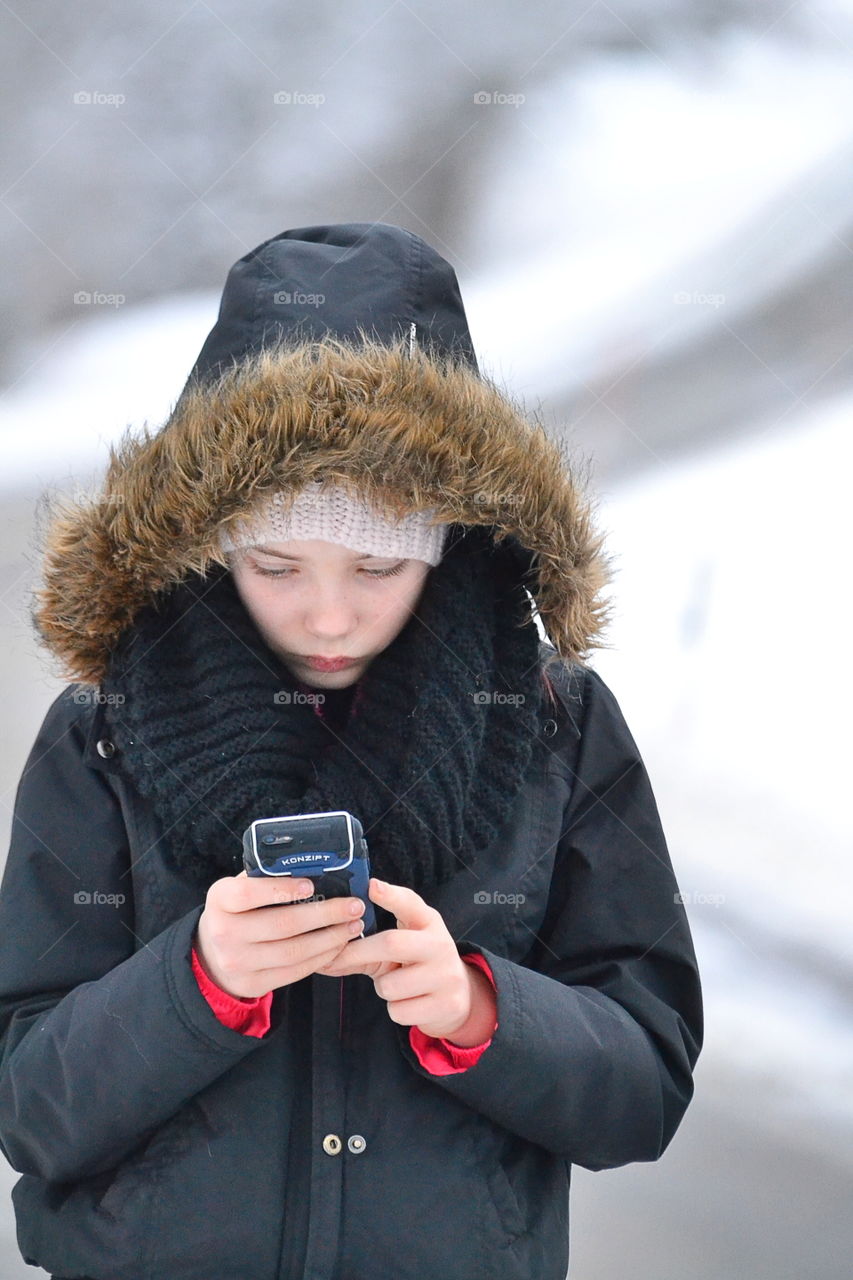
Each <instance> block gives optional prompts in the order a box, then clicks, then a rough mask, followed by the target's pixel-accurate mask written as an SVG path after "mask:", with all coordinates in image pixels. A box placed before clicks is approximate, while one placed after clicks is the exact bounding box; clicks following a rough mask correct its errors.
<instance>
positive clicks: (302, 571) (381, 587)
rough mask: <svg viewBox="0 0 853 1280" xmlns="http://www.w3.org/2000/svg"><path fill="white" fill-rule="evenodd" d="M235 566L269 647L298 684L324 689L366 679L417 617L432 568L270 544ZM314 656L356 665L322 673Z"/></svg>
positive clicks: (314, 545)
mask: <svg viewBox="0 0 853 1280" xmlns="http://www.w3.org/2000/svg"><path fill="white" fill-rule="evenodd" d="M228 560H229V567H230V570H231V576H232V577H233V579H234V584H235V586H236V588H237V591H238V593H239V595H240V598H241V600H242V601H243V604H244V605H245V607H246V610H247V612H248V613H249V615H250V617H251V618H252V620H253V621H254V623H255V626H256V627H257V628H258V631H259V632H260V633H261V636H262V637H263V639H264V641H265V642H266V644H267V645H268V646H269V648H270V649H272V651H273V653H275V654H276V655H277V656H278V657H279V658H280V659H281V660H282V662H284V664H285V666H287V668H288V669H289V670H290V671H291V672H292V674H293V675H294V676H295V677H296V678H297V679H298V680H301V681H302V682H303V683H305V684H309V685H312V686H313V687H314V688H318V689H345V688H347V686H349V685H351V684H354V683H355V682H356V680H358V679H360V678H361V676H362V675H363V674H364V672H365V671H366V670H367V667H368V666H369V664H370V663H371V662H372V660H373V659H374V658H375V657H377V656H378V654H380V653H381V652H382V650H383V649H385V648H386V647H387V646H388V645H389V644H390V643H391V641H392V640H393V639H394V637H395V636H396V635H398V634H399V632H400V631H402V629H403V627H404V625H405V624H406V622H407V621H408V619H409V618H410V617H411V615H412V613H413V611H414V609H415V607H416V605H417V602H418V600H419V598H420V595H421V592H422V590H423V587H424V584H425V582H426V579H427V575H428V574H429V571H430V569H431V567H432V566H431V565H429V564H427V562H426V561H425V560H401V559H400V558H399V557H398V556H373V555H367V554H360V553H359V552H358V551H352V550H350V548H349V547H343V546H339V545H338V544H337V543H334V542H325V541H323V540H322V539H312V540H310V541H304V542H299V541H291V542H264V543H263V544H260V545H257V546H253V547H246V548H243V549H241V550H239V551H234V552H232V553H231V554H230V555H229V557H228ZM309 657H314V658H354V659H356V661H355V663H354V665H352V666H348V667H345V668H343V669H342V670H340V671H320V670H318V669H317V668H315V667H312V666H311V665H310V664H309V663H308V662H306V659H307V658H309Z"/></svg>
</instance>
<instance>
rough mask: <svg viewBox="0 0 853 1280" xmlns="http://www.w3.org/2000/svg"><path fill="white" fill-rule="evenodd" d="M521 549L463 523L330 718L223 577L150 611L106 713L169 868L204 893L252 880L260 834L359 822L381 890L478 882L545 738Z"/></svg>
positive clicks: (124, 659) (124, 658) (189, 581)
mask: <svg viewBox="0 0 853 1280" xmlns="http://www.w3.org/2000/svg"><path fill="white" fill-rule="evenodd" d="M513 542H514V540H512V539H507V540H506V541H505V542H504V543H502V544H501V545H500V546H496V545H495V543H494V542H493V541H492V538H491V533H490V531H488V530H486V529H483V528H478V527H467V526H462V525H452V526H451V529H450V533H449V535H448V541H447V550H446V552H445V555H444V557H443V559H442V560H441V562H440V563H439V564H438V565H437V566H435V567H434V568H433V569H432V570H431V571H430V573H429V574H428V575H427V579H426V582H425V585H424V588H423V591H422V594H421V597H420V600H419V601H418V604H417V607H416V609H415V612H414V613H413V614H412V616H411V617H410V618H409V619H408V621H407V622H406V624H405V625H404V627H403V629H402V630H401V631H400V632H399V634H398V635H397V636H396V637H395V639H394V640H393V641H392V642H391V644H389V645H388V646H387V647H386V648H385V649H384V650H383V651H382V653H380V654H379V655H378V656H377V657H376V658H375V659H373V661H372V662H371V663H370V666H369V667H368V668H367V670H366V671H365V673H364V675H363V676H362V678H361V679H360V680H359V682H358V684H357V685H356V686H353V687H351V688H350V689H346V690H341V691H336V692H335V693H333V694H331V695H330V696H329V704H328V708H327V709H326V715H325V718H323V717H321V716H320V715H318V714H317V713H316V710H315V705H316V703H315V702H312V701H311V700H310V698H309V697H308V694H307V690H308V688H309V686H306V685H304V684H302V683H300V682H299V681H298V680H297V679H296V677H295V676H293V675H292V673H290V672H289V670H288V668H287V667H286V666H285V665H284V663H283V662H282V661H281V660H280V659H279V658H278V657H277V656H276V655H275V654H274V653H273V652H272V650H270V649H269V647H268V646H267V644H266V642H265V641H264V640H263V638H262V637H261V635H260V633H259V631H258V630H257V628H256V627H255V625H254V623H253V621H252V619H251V617H250V615H249V614H248V612H247V610H246V608H245V606H244V605H243V602H242V600H241V599H240V596H239V594H238V592H237V590H236V587H235V585H234V582H233V579H232V577H231V574H230V572H229V571H227V570H225V569H223V568H222V567H221V566H218V565H217V566H215V567H214V570H213V571H212V572H211V573H209V574H208V575H200V574H197V573H191V574H189V575H188V576H187V577H186V578H184V579H183V581H182V582H181V583H180V584H179V585H178V586H176V587H175V588H173V589H172V590H170V591H168V592H167V593H165V594H164V595H163V596H162V597H161V598H160V599H159V601H158V602H156V603H154V604H150V605H149V606H148V607H147V608H146V609H145V610H143V612H142V613H141V614H140V615H139V616H138V617H137V619H136V621H135V623H134V625H133V627H131V628H130V629H129V630H128V631H127V632H126V633H125V635H124V636H123V638H122V642H121V644H120V645H119V646H118V647H117V649H116V650H115V651H114V653H113V655H112V660H111V665H110V670H109V673H108V675H107V677H106V678H105V680H104V683H103V690H104V692H105V693H106V694H108V695H109V694H121V695H122V697H123V701H119V700H118V699H115V698H112V699H110V698H108V699H106V700H105V701H106V706H105V711H106V715H107V717H108V720H109V724H110V729H111V733H112V736H113V738H114V741H115V743H116V745H117V747H118V748H119V752H120V756H119V758H118V762H119V766H120V768H122V769H123V770H124V772H125V773H126V775H127V776H128V777H129V778H130V780H131V781H132V783H133V784H134V785H135V787H136V788H137V790H138V791H139V792H140V793H141V794H142V795H144V796H146V797H149V798H150V800H151V801H152V803H153V805H154V807H155V809H156V811H157V813H158V815H159V817H160V819H161V821H162V826H163V831H164V836H165V840H166V845H167V849H168V851H169V856H170V857H171V859H172V861H173V863H174V865H175V866H176V867H178V868H179V869H180V870H181V871H183V872H184V873H185V874H187V875H189V876H190V877H192V878H193V879H194V880H195V881H197V882H198V883H199V884H200V885H201V886H202V887H207V886H209V885H210V884H211V883H212V882H213V881H214V880H215V879H218V878H219V877H220V876H223V875H235V874H237V872H239V871H240V870H241V867H242V861H241V841H242V834H243V831H244V829H245V828H246V827H247V826H248V825H249V823H250V822H251V821H252V820H253V819H254V818H264V817H276V816H282V815H289V814H297V813H313V812H320V811H322V810H326V809H348V810H349V811H350V812H351V813H353V814H354V815H355V816H356V817H357V818H359V820H360V821H361V823H362V826H363V828H364V833H365V836H366V839H367V845H368V850H369V856H370V863H371V870H373V871H375V873H376V874H377V875H378V876H380V877H382V878H384V879H387V880H389V881H391V882H393V883H395V884H404V885H408V886H410V887H411V888H413V889H415V890H416V891H417V890H420V889H423V888H425V887H426V886H428V885H431V884H439V883H442V882H444V881H446V880H448V879H449V878H450V877H451V876H452V875H453V874H454V873H455V872H456V871H457V870H458V869H459V866H460V865H464V866H471V865H472V863H473V861H474V858H475V855H476V854H477V853H478V852H479V851H480V850H482V849H484V848H486V847H487V845H488V844H489V843H490V842H491V840H492V839H493V838H494V836H495V835H496V833H497V832H498V831H499V830H500V828H501V826H502V824H503V823H504V822H505V821H506V819H507V818H508V817H509V815H510V812H511V810H512V807H513V801H514V797H515V795H516V793H517V791H518V789H519V787H520V785H521V784H522V782H523V780H524V777H525V773H526V771H527V768H528V765H529V763H530V759H531V754H532V751H533V748H534V745H535V739H536V733H537V728H538V711H539V706H540V700H541V697H542V683H541V677H540V667H539V637H538V633H537V630H536V625H535V623H534V622H533V621H532V620H531V619H530V617H529V603H528V601H527V597H526V595H525V593H524V589H523V587H522V586H521V582H520V571H519V566H520V564H521V561H520V560H519V559H518V558H517V549H516V550H514V549H513ZM525 617H526V618H527V622H526V623H525V624H524V625H519V623H520V622H521V621H522V619H523V618H525ZM347 713H349V714H347Z"/></svg>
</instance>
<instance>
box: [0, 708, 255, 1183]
mask: <svg viewBox="0 0 853 1280" xmlns="http://www.w3.org/2000/svg"><path fill="white" fill-rule="evenodd" d="M73 689H74V686H69V687H68V688H67V689H66V690H64V691H63V693H62V694H60V696H59V698H57V699H56V701H55V702H54V703H53V704H52V706H51V707H50V709H49V710H48V713H47V715H46V717H45V720H44V722H43V724H42V727H41V729H40V731H39V733H38V735H37V737H36V741H35V744H34V746H33V748H32V750H31V752H30V755H29V757H28V759H27V761H26V765H25V768H24V771H23V774H22V776H21V779H20V782H19V784H18V789H17V794H16V798H15V806H14V812H13V818H12V835H11V845H10V849H9V854H8V857H7V860H6V866H5V869H4V873H3V880H2V884H0V1147H2V1150H3V1152H4V1154H5V1156H6V1158H7V1160H8V1161H9V1163H10V1164H11V1165H12V1167H13V1169H16V1170H18V1171H19V1172H21V1173H26V1174H32V1175H35V1176H37V1177H40V1178H43V1179H46V1180H48V1181H56V1182H64V1181H71V1180H76V1179H78V1178H82V1177H87V1176H89V1175H94V1174H97V1173H101V1172H104V1171H106V1170H107V1169H110V1168H112V1167H113V1166H114V1165H116V1164H117V1163H119V1162H120V1160H122V1159H123V1158H124V1156H125V1155H126V1154H127V1153H128V1152H129V1151H131V1150H132V1149H133V1148H134V1147H135V1146H137V1145H138V1144H139V1143H140V1142H141V1141H143V1140H144V1139H146V1138H148V1137H150V1136H151V1135H152V1134H153V1133H154V1132H155V1131H156V1130H157V1129H158V1128H159V1127H160V1126H161V1125H162V1124H163V1122H164V1121H165V1120H167V1119H168V1118H169V1116H171V1115H172V1114H174V1113H175V1112H176V1111H177V1110H179V1109H180V1107H181V1106H182V1105H184V1103H185V1102H187V1101H188V1100H189V1099H190V1098H191V1097H193V1096H194V1095H195V1094H196V1093H198V1092H199V1091H200V1090H201V1089H203V1088H204V1087H205V1086H206V1085H208V1084H210V1083H211V1082H212V1081H213V1080H215V1079H216V1078H217V1077H219V1076H220V1075H221V1074H222V1073H223V1072H224V1071H227V1070H228V1069H229V1067H231V1066H233V1065H234V1064H235V1063H236V1062H238V1061H239V1060H240V1059H241V1058H243V1057H244V1056H246V1055H247V1054H248V1053H252V1052H255V1051H257V1050H258V1048H259V1047H260V1046H261V1045H262V1044H263V1043H264V1042H263V1041H262V1040H258V1039H255V1038H253V1037H251V1036H244V1035H241V1034H240V1033H239V1032H238V1031H233V1030H231V1029H230V1028H228V1027H225V1026H223V1025H222V1024H221V1023H220V1022H219V1020H218V1019H217V1017H216V1015H215V1014H214V1012H213V1010H212V1009H211V1008H210V1006H209V1005H208V1003H207V1002H206V1000H205V998H204V996H203V995H202V993H201V991H200V990H199V987H198V983H197V981H196V978H195V975H194V974H193V971H192V967H191V961H190V956H191V950H192V939H193V933H194V931H195V926H196V923H197V921H198V918H199V916H200V915H201V911H202V908H201V907H198V908H196V909H194V910H193V911H191V912H189V913H187V914H186V915H184V916H182V917H181V918H179V919H177V920H176V921H174V922H173V923H172V924H171V925H170V926H169V927H168V928H166V929H165V930H164V931H163V932H162V933H160V934H158V935H157V936H156V937H155V938H153V939H152V940H150V941H149V942H148V943H147V944H146V945H139V944H138V941H137V939H136V938H135V936H134V931H133V924H134V913H133V902H132V900H131V897H132V889H131V876H130V874H129V870H130V862H129V853H128V844H127V835H126V830H125V826H124V821H123V817H122V812H121V805H120V803H119V800H118V798H117V796H116V795H115V793H114V792H113V791H112V789H111V788H110V786H109V785H108V784H107V782H106V781H105V779H104V776H103V775H102V774H101V773H100V772H99V771H97V770H95V769H91V768H89V767H88V766H87V765H86V764H85V762H84V760H83V749H84V746H85V734H84V732H83V728H82V725H81V723H80V715H79V707H77V708H75V707H74V705H73V692H72V691H73Z"/></svg>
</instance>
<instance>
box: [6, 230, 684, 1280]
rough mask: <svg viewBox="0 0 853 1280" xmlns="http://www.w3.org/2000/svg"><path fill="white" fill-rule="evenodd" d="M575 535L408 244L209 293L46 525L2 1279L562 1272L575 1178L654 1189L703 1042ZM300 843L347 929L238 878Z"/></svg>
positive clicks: (310, 259)
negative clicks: (148, 400)
mask: <svg viewBox="0 0 853 1280" xmlns="http://www.w3.org/2000/svg"><path fill="white" fill-rule="evenodd" d="M601 542H602V540H601V538H600V536H599V535H598V534H596V533H595V531H594V529H593V526H592V520H591V515H590V505H589V503H588V501H587V500H586V499H585V498H584V496H583V494H582V492H581V490H580V488H579V487H578V485H577V483H576V481H575V479H574V477H573V475H572V473H571V470H570V469H569V467H568V465H567V464H566V462H565V460H564V458H563V456H562V454H561V452H560V450H559V449H558V447H557V446H556V445H555V444H554V443H553V442H551V441H550V440H549V439H548V438H547V437H546V435H545V433H544V431H543V430H542V428H541V427H539V426H538V425H535V424H531V423H530V422H529V421H527V420H526V418H525V417H524V416H523V414H522V413H521V412H520V411H519V410H518V409H517V408H516V407H515V406H514V405H513V404H512V403H511V402H510V400H509V399H508V398H506V397H505V396H504V395H503V394H502V393H500V392H499V391H498V390H497V389H496V388H495V387H494V386H493V385H492V384H490V383H489V382H488V381H487V380H486V379H485V378H483V377H481V376H480V374H479V371H478V367H477V362H476V359H475V356H474V352H473V348H472V346H471V340H470V336H469V332H468V327H467V324H466V320H465V313H464V309H463V306H462V301H461V298H460V296H459V291H458V286H457V282H456V277H455V274H454V272H453V270H452V268H451V267H450V266H449V265H448V264H447V262H445V261H444V260H443V259H442V258H441V257H439V256H438V254H437V253H435V252H434V251H433V250H432V249H431V248H430V247H429V246H428V245H427V244H425V242H424V241H423V240H421V239H419V238H418V237H417V236H414V235H412V234H411V233H410V232H407V231H405V230H403V229H401V228H399V227H393V226H388V225H384V224H367V223H363V224H358V223H357V224H347V225H342V226H316V227H307V228H306V227H302V228H298V229H296V230H291V231H285V232H284V233H282V235H280V236H276V237H275V238H274V239H272V240H268V241H266V242H265V243H264V244H262V245H260V246H259V247H258V248H257V249H256V250H254V251H253V252H251V253H249V254H247V255H246V256H245V257H244V258H242V259H241V260H240V261H239V262H238V263H236V265H235V266H234V267H233V269H232V270H231V272H230V273H229V276H228V280H227V283H226V286H225V291H224V295H223V298H222V303H221V307H220V312H219V318H218V320H217V323H216V325H215V326H214V328H213V330H212V331H211V333H210V335H209V337H208V339H207V341H206V342H205V344H204V347H203V348H202V351H201V353H200V355H199V357H198V360H197V361H196V364H195V366H194V367H193V370H192V371H191V374H190V377H189V379H188V382H187V385H186V387H185V388H184V391H183V392H182V394H181V396H180V398H179V400H178V402H177V404H176V405H175V408H174V410H173V412H172V414H171V416H170V418H169V420H168V422H167V423H166V425H165V426H164V427H163V428H162V430H160V431H159V432H158V433H156V434H154V435H151V434H150V433H149V432H148V431H147V429H145V430H143V432H142V433H141V434H140V436H139V437H138V438H136V439H133V438H132V437H130V436H126V437H125V439H124V440H123V441H122V443H121V445H120V446H119V447H118V448H117V449H115V450H111V453H110V462H109V466H108V468H107V474H106V477H105V481H104V486H103V492H102V493H101V494H100V496H99V497H98V498H97V499H96V500H94V501H92V502H89V503H77V504H69V505H67V506H66V507H65V508H64V509H63V510H61V511H60V512H58V513H56V515H55V518H54V520H53V522H52V524H51V525H50V527H49V529H48V535H47V540H46V546H45V552H44V570H43V585H42V587H41V588H40V590H39V591H38V592H37V593H36V597H35V599H34V604H33V611H32V612H33V621H34V624H35V627H36V630H37V634H38V636H39V638H40V640H41V641H42V642H43V643H44V644H45V645H46V646H47V647H48V649H49V651H50V652H51V653H52V654H53V655H55V656H56V657H57V658H58V659H59V660H60V662H61V663H62V668H63V674H64V676H65V678H66V679H67V680H68V681H69V683H68V685H67V687H65V688H64V689H63V691H62V692H61V693H60V695H59V696H58V697H57V698H56V700H55V701H54V702H53V704H52V706H51V707H50V709H49V710H48V713H47V715H46V717H45V720H44V724H43V726H42V728H41V730H40V732H39V734H38V736H37V739H36V742H35V744H34V746H33V748H32V751H31V753H30V756H29V758H28V760H27V762H26V766H25V768H24V772H23V776H22V778H21V781H20V784H19V787H18V792H17V797H16V804H15V813H14V823H13V832H12V843H11V848H10V851H9V855H8V860H7V863H6V868H5V874H4V877H3V882H2V887H0V1033H2V1058H1V1059H0V1062H1V1063H2V1065H0V1143H2V1148H3V1151H4V1152H5V1154H6V1157H7V1159H8V1160H9V1161H10V1163H11V1165H12V1166H13V1168H14V1169H16V1170H17V1171H19V1172H20V1174H21V1175H22V1176H21V1178H20V1179H19V1181H18V1182H17V1183H16V1185H15V1188H14V1191H13V1200H14V1206H15V1212H16V1215H17V1224H18V1242H19V1246H20V1249H21V1253H22V1255H23V1257H24V1259H25V1261H26V1262H28V1263H30V1264H32V1265H37V1266H40V1267H43V1268H45V1269H46V1270H47V1271H49V1272H50V1273H51V1274H52V1276H53V1277H54V1280H59V1278H60V1277H61V1278H62V1280H66V1278H69V1280H70V1278H72V1277H73V1278H78V1277H84V1278H86V1280H234V1277H239V1278H240V1280H296V1278H298V1277H306V1278H309V1277H310V1280H372V1278H373V1277H377V1276H389V1275H393V1276H394V1277H395V1280H426V1277H429V1276H452V1277H459V1278H460V1280H476V1278H477V1277H483V1278H484V1280H485V1278H486V1277H488V1280H521V1278H522V1277H524V1278H525V1280H530V1278H531V1277H535V1278H536V1280H564V1277H565V1275H566V1270H567V1265H568V1256H569V1244H568V1200H569V1183H570V1176H571V1166H572V1164H579V1165H582V1166H583V1167H584V1168H587V1169H595V1170H598V1169H609V1168H616V1167H618V1166H620V1165H625V1164H628V1163H630V1162H631V1161H645V1160H657V1159H658V1158H659V1157H660V1156H661V1154H662V1153H663V1151H664V1150H665V1149H666V1147H667V1145H668V1144H669V1142H670V1141H671V1139H672V1136H673V1134H674V1133H675V1131H676V1129H677V1128H678V1125H679V1123H680V1121H681V1119H682V1116H683V1115H684V1112H685V1109H686V1108H687V1106H688V1103H689V1101H690V1098H691V1096H692V1091H693V1082H692V1071H693V1068H694V1065H695V1063H696V1059H697V1057H698V1054H699V1051H700V1048H701V1042H702V1004H701V992H700V983H699V977H698V972H697V966H696V958H695V955H694V950H693V946H692V940H691V936H690V932H689V929H688V923H687V919H686V916H685V912H684V909H683V907H682V905H681V903H680V899H679V894H678V885H677V883H676V880H675V877H674V875H673V870H672V866H671V863H670V858H669V855H668V852H667V847H666V842H665V839H664V835H663V833H662V830H661V825H660V821H659V818H658V813H657V809H656V806H655V801H654V798H653V795H652V791H651V788H650V785H649V780H648V777H647V774H646V771H645V769H644V766H643V763H642V760H641V758H640V756H639V753H638V751H637V748H636V746H635V744H634V741H633V739H632V737H631V734H630V732H629V730H628V728H627V726H626V724H625V721H624V719H623V717H622V715H621V713H620V710H619V707H618V705H617V703H616V701H615V699H614V697H613V695H612V694H611V693H610V691H609V690H608V688H607V687H606V685H605V684H604V682H603V681H602V680H601V678H600V677H599V676H598V675H596V674H595V672H594V671H593V670H592V669H591V668H590V667H589V666H587V665H585V662H584V659H585V656H586V655H587V654H588V653H589V651H590V649H591V648H593V647H594V646H595V645H596V644H597V643H598V638H599V636H600V634H601V632H602V629H603V626H604V623H605V616H606V606H605V605H604V604H603V602H602V600H601V594H600V593H601V590H602V588H603V586H604V585H605V583H606V581H607V576H608V575H607V569H606V564H605V557H604V555H603V553H602V549H601ZM537 617H539V618H541V620H542V625H543V629H544V630H545V631H546V632H547V634H548V636H549V640H548V641H546V640H540V638H539V632H538V630H537V625H536V619H537ZM328 810H347V811H349V812H350V813H352V814H353V815H354V816H356V817H357V818H358V819H359V821H360V822H361V824H362V826H363V829H364V833H365V836H366V839H367V845H368V850H369V858H370V864H371V869H372V872H373V873H374V874H373V875H372V878H371V880H370V883H369V889H368V897H369V902H370V903H371V904H372V905H373V908H374V910H375V914H376V923H377V928H376V930H375V931H371V932H370V933H369V934H364V935H363V936H358V935H359V933H361V930H362V923H361V919H360V915H361V914H363V912H364V907H365V904H364V902H363V901H360V900H359V899H358V898H357V897H356V896H348V897H345V898H329V899H326V900H321V899H319V895H318V896H317V897H312V896H311V885H310V882H308V883H305V884H303V883H302V882H301V881H299V880H298V879H295V878H290V879H285V878H276V877H259V878H254V877H247V876H246V874H245V872H244V871H243V869H242V835H243V832H244V831H245V830H246V828H247V827H248V826H249V824H250V823H251V822H252V821H254V820H255V819H258V818H269V817H276V816H285V815H293V814H300V813H320V812H325V811H328ZM260 908H265V909H264V910H260ZM353 924H354V926H355V932H354V931H353Z"/></svg>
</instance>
